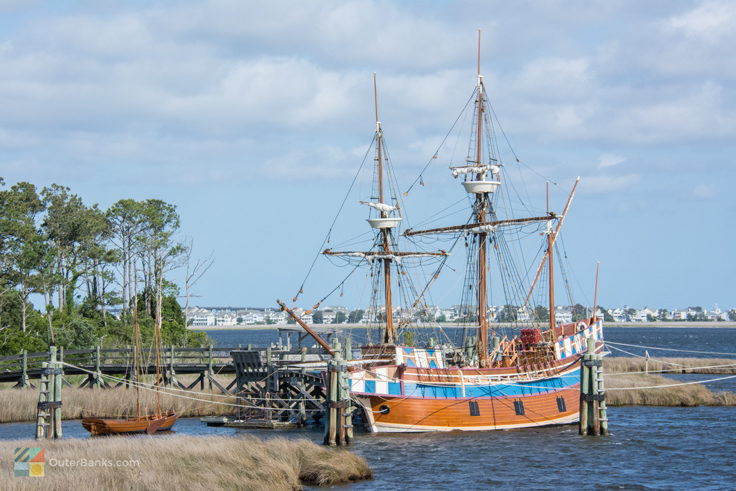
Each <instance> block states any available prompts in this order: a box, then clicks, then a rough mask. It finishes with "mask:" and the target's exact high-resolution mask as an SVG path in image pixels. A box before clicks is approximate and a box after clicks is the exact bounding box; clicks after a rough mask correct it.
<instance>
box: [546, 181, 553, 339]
mask: <svg viewBox="0 0 736 491" xmlns="http://www.w3.org/2000/svg"><path fill="white" fill-rule="evenodd" d="M547 214H548V215H549V182H548V183H547ZM551 225H552V224H551V223H550V222H548V226H547V260H548V261H549V332H550V337H551V338H552V340H553V341H554V339H555V269H554V251H553V249H552V248H553V247H554V244H555V238H554V237H553V236H552V226H551Z"/></svg>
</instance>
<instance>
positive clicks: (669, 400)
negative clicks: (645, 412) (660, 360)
mask: <svg viewBox="0 0 736 491" xmlns="http://www.w3.org/2000/svg"><path fill="white" fill-rule="evenodd" d="M673 383H678V382H677V381H676V380H674V379H671V378H666V377H663V376H661V375H645V374H632V375H606V376H605V385H606V403H607V404H608V405H610V406H685V407H692V406H734V405H736V394H734V393H732V392H712V391H711V390H710V389H708V388H707V387H706V386H705V385H701V384H690V385H678V386H674V387H664V388H661V389H656V388H654V389H651V388H647V389H644V388H642V389H637V388H636V387H652V386H657V385H671V384H673ZM622 387H626V388H629V387H633V388H634V389H633V390H612V389H617V388H622Z"/></svg>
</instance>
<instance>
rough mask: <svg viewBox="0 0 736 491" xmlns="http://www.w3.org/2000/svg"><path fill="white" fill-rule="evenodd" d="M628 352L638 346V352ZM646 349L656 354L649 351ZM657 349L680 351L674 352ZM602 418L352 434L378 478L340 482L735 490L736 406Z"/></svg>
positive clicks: (230, 339)
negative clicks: (583, 431)
mask: <svg viewBox="0 0 736 491" xmlns="http://www.w3.org/2000/svg"><path fill="white" fill-rule="evenodd" d="M605 334H606V338H607V339H608V340H609V341H614V342H619V343H628V344H638V345H647V346H662V347H667V348H676V349H693V350H700V351H719V352H730V353H734V352H736V329H702V328H698V329H675V328H672V329H670V328H655V329H652V328H607V329H606V331H605ZM210 336H211V337H212V338H213V339H214V340H215V342H216V344H219V345H237V344H238V343H241V344H247V343H253V344H260V345H263V344H267V343H269V342H271V341H273V340H275V339H276V336H277V335H276V333H275V331H273V330H263V331H255V332H253V331H247V332H246V331H225V332H223V331H215V332H210ZM635 351H636V352H637V354H640V353H643V349H641V350H635ZM650 354H652V355H654V353H653V352H652V351H650ZM657 354H660V353H659V352H657ZM660 355H668V356H685V355H684V354H678V353H674V352H673V353H669V352H667V353H666V352H662V353H661V354H660ZM692 355H693V354H691V355H690V356H692ZM696 355H697V354H696ZM701 355H702V356H713V355H706V354H701ZM710 377H711V378H712V377H713V376H710ZM608 416H609V420H610V423H609V424H610V429H611V435H610V436H608V437H580V436H578V434H577V427H576V426H564V427H549V428H537V429H521V430H508V431H491V432H477V433H475V432H472V433H461V432H451V433H417V434H358V435H357V436H356V441H355V444H354V445H353V446H352V450H353V451H355V452H357V453H359V454H361V455H363V456H365V458H366V459H368V461H369V462H370V464H371V466H372V467H373V469H374V471H375V479H374V480H372V481H366V482H361V483H356V484H353V485H350V486H345V487H344V488H346V489H347V488H350V489H356V490H373V489H381V490H393V489H453V488H455V489H457V490H458V491H459V490H461V489H462V490H466V489H490V488H496V489H571V488H583V489H592V488H599V489H734V488H736V464H734V454H735V453H736V431H734V426H735V425H736V408H731V407H723V408H720V407H699V408H659V407H615V408H610V409H609V415H608ZM175 429H176V431H175V432H174V433H173V434H171V435H170V436H157V438H176V436H177V435H180V434H194V435H203V434H217V435H230V436H237V435H243V434H253V435H257V436H259V437H261V438H275V437H285V438H307V439H310V440H313V441H315V442H321V439H322V433H321V430H319V429H316V428H311V429H310V428H307V429H300V430H287V431H275V430H238V429H233V428H210V427H207V426H205V425H204V424H202V423H200V422H199V420H197V419H195V418H187V419H181V420H179V421H178V422H177V423H176V426H175ZM32 434H33V425H32V424H29V423H21V424H4V425H0V440H8V439H16V438H28V437H29V436H31V435H32ZM64 434H65V438H88V434H87V432H86V431H84V429H82V426H81V424H80V423H79V421H65V422H64ZM0 447H1V448H2V452H3V458H2V460H3V462H5V461H6V458H5V457H7V455H5V454H7V452H8V451H9V450H8V449H5V448H4V446H3V445H2V442H1V441H0Z"/></svg>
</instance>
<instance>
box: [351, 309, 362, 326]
mask: <svg viewBox="0 0 736 491" xmlns="http://www.w3.org/2000/svg"><path fill="white" fill-rule="evenodd" d="M364 315H365V310H363V309H357V310H352V311H350V314H348V322H349V323H351V324H357V323H358V322H360V321H361V320H362V319H363V316H364Z"/></svg>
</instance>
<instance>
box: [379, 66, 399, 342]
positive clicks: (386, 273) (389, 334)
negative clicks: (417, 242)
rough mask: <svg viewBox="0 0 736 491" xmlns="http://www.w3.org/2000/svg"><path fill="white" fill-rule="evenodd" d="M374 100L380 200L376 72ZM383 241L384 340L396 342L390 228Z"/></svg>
mask: <svg viewBox="0 0 736 491" xmlns="http://www.w3.org/2000/svg"><path fill="white" fill-rule="evenodd" d="M373 102H374V104H375V107H376V147H377V155H376V159H377V167H378V202H379V203H384V201H383V131H382V130H381V121H380V120H379V118H378V85H377V83H376V74H375V72H374V73H373ZM381 218H388V213H387V212H386V211H384V210H381ZM379 230H380V234H381V242H382V245H383V253H384V254H386V257H385V258H384V259H383V291H384V304H385V306H386V314H385V315H386V330H385V331H384V332H383V342H384V343H385V344H394V342H395V341H396V330H395V328H394V318H393V317H394V316H393V306H392V303H391V259H389V254H391V245H390V243H389V233H390V230H391V229H390V228H388V227H387V228H381V229H379Z"/></svg>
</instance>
